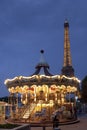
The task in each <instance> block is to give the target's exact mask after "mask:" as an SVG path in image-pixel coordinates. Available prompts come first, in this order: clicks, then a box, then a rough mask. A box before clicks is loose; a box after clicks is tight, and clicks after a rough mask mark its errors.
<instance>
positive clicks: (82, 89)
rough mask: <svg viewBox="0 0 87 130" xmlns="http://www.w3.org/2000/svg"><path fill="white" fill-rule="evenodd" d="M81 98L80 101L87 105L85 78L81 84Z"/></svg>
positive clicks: (86, 77) (86, 79)
mask: <svg viewBox="0 0 87 130" xmlns="http://www.w3.org/2000/svg"><path fill="white" fill-rule="evenodd" d="M81 96H82V101H83V102H84V103H87V76H85V78H84V79H83V80H82V83H81Z"/></svg>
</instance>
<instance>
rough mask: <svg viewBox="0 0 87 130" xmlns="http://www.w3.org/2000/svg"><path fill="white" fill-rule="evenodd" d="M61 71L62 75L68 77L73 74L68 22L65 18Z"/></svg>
mask: <svg viewBox="0 0 87 130" xmlns="http://www.w3.org/2000/svg"><path fill="white" fill-rule="evenodd" d="M61 71H62V75H65V76H68V77H73V76H74V69H73V67H72V58H71V52H70V40H69V23H68V21H67V20H66V21H65V22H64V63H63V68H62V70H61Z"/></svg>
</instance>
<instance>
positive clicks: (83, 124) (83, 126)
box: [31, 114, 87, 130]
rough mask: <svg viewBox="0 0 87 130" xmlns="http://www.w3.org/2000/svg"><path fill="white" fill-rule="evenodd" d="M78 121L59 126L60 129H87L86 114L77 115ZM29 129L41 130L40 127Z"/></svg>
mask: <svg viewBox="0 0 87 130" xmlns="http://www.w3.org/2000/svg"><path fill="white" fill-rule="evenodd" d="M79 119H80V122H79V123H76V124H72V125H64V126H59V128H60V129H61V130H87V114H82V115H80V116H79ZM31 130H43V128H42V127H31ZM45 130H53V128H52V127H46V129H45Z"/></svg>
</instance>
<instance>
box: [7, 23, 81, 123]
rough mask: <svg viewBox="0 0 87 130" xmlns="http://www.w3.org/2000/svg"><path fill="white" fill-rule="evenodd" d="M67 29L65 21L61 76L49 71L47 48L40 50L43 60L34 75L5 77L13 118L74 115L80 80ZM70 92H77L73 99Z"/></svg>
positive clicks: (33, 119) (48, 118)
mask: <svg viewBox="0 0 87 130" xmlns="http://www.w3.org/2000/svg"><path fill="white" fill-rule="evenodd" d="M68 28H69V24H68V22H67V21H65V23H64V36H65V38H64V65H63V68H62V73H61V75H52V74H51V73H50V72H49V65H48V64H47V62H46V61H45V60H44V56H43V55H44V50H41V60H40V62H39V63H38V64H37V66H36V71H35V73H34V74H32V75H31V76H29V77H25V76H18V77H15V78H13V79H7V80H5V85H6V86H7V89H8V91H9V93H10V95H9V103H10V104H11V113H10V117H11V119H15V120H19V121H20V122H22V121H26V122H40V121H51V120H52V118H53V116H54V115H55V114H57V115H58V118H59V120H60V121H66V120H70V119H71V118H74V107H75V105H76V100H75V96H76V95H78V94H79V82H80V81H79V80H78V78H76V77H75V76H74V69H73V68H72V64H71V56H70V42H69V36H68ZM71 95H74V96H73V100H71ZM67 97H68V98H67ZM19 99H20V102H21V106H19ZM71 109H72V113H71ZM72 115H73V116H72Z"/></svg>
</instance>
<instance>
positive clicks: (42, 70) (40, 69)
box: [33, 50, 52, 76]
mask: <svg viewBox="0 0 87 130" xmlns="http://www.w3.org/2000/svg"><path fill="white" fill-rule="evenodd" d="M40 53H41V57H40V62H39V63H38V64H37V65H36V67H35V68H36V71H35V72H34V73H33V75H38V74H43V75H46V76H52V74H51V73H50V72H49V71H48V69H49V68H50V66H49V65H48V63H47V62H46V61H45V59H44V56H43V54H44V50H41V51H40Z"/></svg>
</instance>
